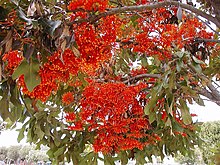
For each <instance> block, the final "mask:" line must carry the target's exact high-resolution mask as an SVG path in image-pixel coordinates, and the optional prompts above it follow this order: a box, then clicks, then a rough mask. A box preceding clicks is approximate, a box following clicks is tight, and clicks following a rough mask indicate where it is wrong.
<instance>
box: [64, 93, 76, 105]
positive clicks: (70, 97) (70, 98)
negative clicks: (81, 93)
mask: <svg viewBox="0 0 220 165" xmlns="http://www.w3.org/2000/svg"><path fill="white" fill-rule="evenodd" d="M73 101H74V96H73V93H72V92H67V93H65V94H63V96H62V102H63V104H65V105H69V104H71V103H72V102H73Z"/></svg>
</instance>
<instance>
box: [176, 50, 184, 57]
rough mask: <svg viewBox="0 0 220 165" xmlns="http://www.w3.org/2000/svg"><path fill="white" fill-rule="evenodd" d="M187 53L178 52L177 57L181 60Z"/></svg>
mask: <svg viewBox="0 0 220 165" xmlns="http://www.w3.org/2000/svg"><path fill="white" fill-rule="evenodd" d="M184 54H185V52H183V51H178V52H176V55H177V56H178V57H179V58H182V57H183V56H184Z"/></svg>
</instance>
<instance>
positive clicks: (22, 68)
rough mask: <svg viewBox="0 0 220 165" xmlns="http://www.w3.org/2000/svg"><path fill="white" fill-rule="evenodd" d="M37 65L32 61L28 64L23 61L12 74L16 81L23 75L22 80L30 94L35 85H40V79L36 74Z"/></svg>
mask: <svg viewBox="0 0 220 165" xmlns="http://www.w3.org/2000/svg"><path fill="white" fill-rule="evenodd" d="M38 71H39V64H38V63H37V62H34V61H32V60H31V61H30V64H28V62H27V60H23V61H22V63H21V64H20V65H19V66H18V67H17V69H16V70H15V71H14V73H13V74H12V78H13V79H16V78H18V77H19V76H21V75H24V80H25V83H26V86H27V88H28V90H29V91H30V92H31V91H32V90H33V89H34V88H35V87H36V86H37V85H39V84H40V82H41V78H40V76H39V74H38Z"/></svg>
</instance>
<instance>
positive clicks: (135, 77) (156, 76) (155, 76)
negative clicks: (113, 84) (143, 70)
mask: <svg viewBox="0 0 220 165" xmlns="http://www.w3.org/2000/svg"><path fill="white" fill-rule="evenodd" d="M160 77H161V75H160V74H140V75H137V76H134V77H131V78H130V77H129V78H127V79H126V80H124V81H123V83H124V84H127V83H129V82H132V81H138V80H141V79H144V78H160Z"/></svg>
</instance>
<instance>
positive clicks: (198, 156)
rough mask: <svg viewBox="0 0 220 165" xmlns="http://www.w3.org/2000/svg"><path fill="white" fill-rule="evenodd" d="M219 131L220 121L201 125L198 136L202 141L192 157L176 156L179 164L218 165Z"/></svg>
mask: <svg viewBox="0 0 220 165" xmlns="http://www.w3.org/2000/svg"><path fill="white" fill-rule="evenodd" d="M219 130H220V121H214V122H205V123H203V124H202V125H201V131H200V132H199V136H200V138H201V139H202V141H201V144H200V146H199V147H196V148H195V149H194V151H193V154H192V155H185V156H183V155H177V156H176V160H177V161H178V162H179V163H187V164H204V163H206V164H219V149H220V148H219V141H220V136H219Z"/></svg>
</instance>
